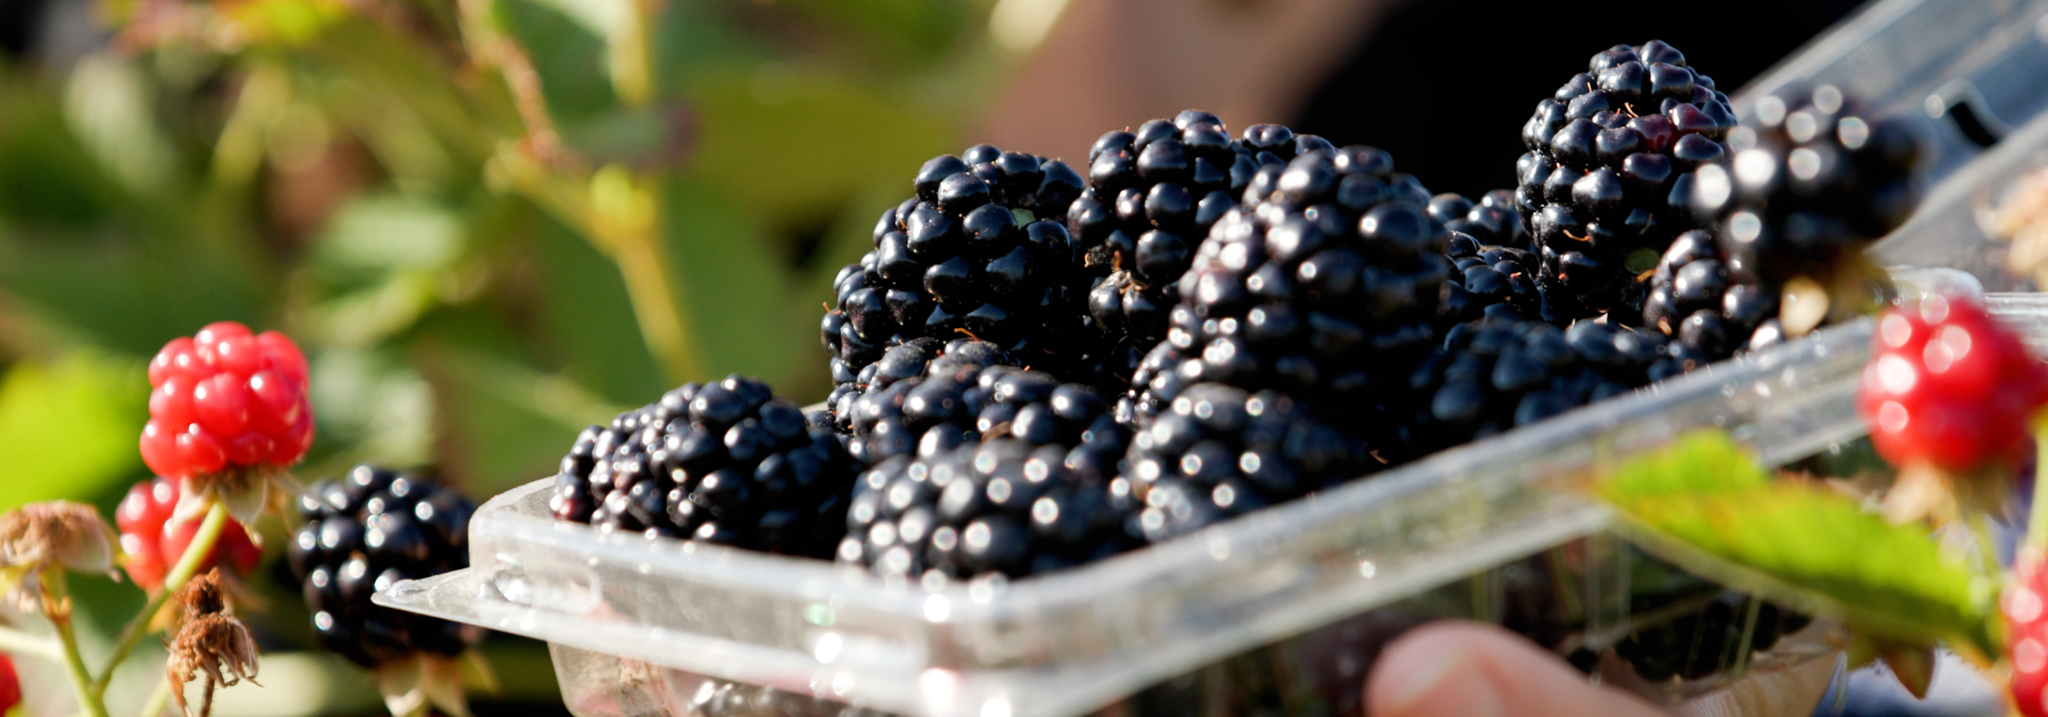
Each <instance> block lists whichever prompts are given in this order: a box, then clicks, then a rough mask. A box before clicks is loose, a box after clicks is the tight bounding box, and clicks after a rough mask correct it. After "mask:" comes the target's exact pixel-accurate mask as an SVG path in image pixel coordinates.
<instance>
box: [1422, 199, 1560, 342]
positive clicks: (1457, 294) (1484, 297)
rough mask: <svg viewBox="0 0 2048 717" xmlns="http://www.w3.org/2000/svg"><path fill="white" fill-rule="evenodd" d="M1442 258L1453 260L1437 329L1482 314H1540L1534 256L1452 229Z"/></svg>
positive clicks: (1438, 311)
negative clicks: (1447, 247)
mask: <svg viewBox="0 0 2048 717" xmlns="http://www.w3.org/2000/svg"><path fill="white" fill-rule="evenodd" d="M1453 196H1455V195H1453ZM1439 198H1441V197H1439ZM1444 259H1445V260H1446V261H1449V262H1450V263H1451V278H1450V280H1449V281H1447V282H1445V283H1444V291H1443V294H1442V295H1440V296H1438V297H1437V307H1436V316H1437V319H1436V324H1437V327H1438V328H1439V329H1440V330H1444V331H1448V330H1450V327H1452V326H1456V325H1458V324H1462V323H1464V322H1467V321H1475V320H1478V319H1479V318H1481V317H1485V316H1496V317H1500V318H1507V319H1536V318H1541V317H1542V316H1543V315H1544V306H1543V292H1542V290H1541V289H1540V288H1538V285H1537V283H1536V276H1537V273H1538V268H1539V265H1538V261H1537V258H1536V255H1534V254H1530V253H1529V252H1528V251H1526V250H1523V249H1518V248H1515V247H1511V246H1495V245H1488V244H1484V243H1481V241H1480V240H1479V239H1476V238H1473V237H1472V235H1470V234H1465V233H1463V232H1458V231H1452V232H1451V240H1450V247H1449V249H1447V250H1446V251H1445V252H1444Z"/></svg>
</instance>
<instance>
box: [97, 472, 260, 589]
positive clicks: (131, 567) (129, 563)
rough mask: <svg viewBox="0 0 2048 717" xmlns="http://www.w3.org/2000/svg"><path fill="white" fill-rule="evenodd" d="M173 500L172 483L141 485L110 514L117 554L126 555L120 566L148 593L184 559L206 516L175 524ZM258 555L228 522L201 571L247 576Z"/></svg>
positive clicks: (175, 488) (237, 526)
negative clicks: (116, 537)
mask: <svg viewBox="0 0 2048 717" xmlns="http://www.w3.org/2000/svg"><path fill="white" fill-rule="evenodd" d="M178 497H179V491H178V484H177V482H176V481H173V480H170V479H166V478H157V479H155V480H148V481H143V482H141V483H137V484H135V485H134V486H133V487H131V488H129V489H128V496H127V497H126V498H124V499H122V501H121V506H120V507H119V508H116V509H115V511H114V525H115V527H116V528H118V529H119V530H120V531H121V552H122V553H124V554H126V555H127V560H126V562H124V563H123V565H122V567H124V568H126V569H127V571H128V579H130V580H133V581H135V584H136V585H140V586H142V587H144V588H147V589H150V590H156V589H157V588H159V587H162V586H163V583H164V577H165V576H166V575H167V574H168V573H169V572H170V569H171V566H173V565H176V564H177V563H178V559H179V558H181V557H184V555H185V549H186V548H187V547H189V546H191V544H192V538H193V537H194V536H196V535H198V533H199V526H200V524H202V523H205V522H206V516H205V515H194V516H191V517H189V518H186V519H184V520H178V519H177V518H176V517H175V514H176V512H177V507H178ZM262 557H263V550H262V549H261V548H258V547H256V542H255V540H254V539H252V538H250V537H249V531H248V529H246V528H244V527H242V524H241V523H238V522H235V521H234V519H232V518H230V519H229V520H228V524H227V525H226V526H225V527H223V528H222V530H221V533H220V538H219V539H217V540H215V541H214V544H213V552H211V553H209V554H208V555H207V559H206V562H205V563H203V564H201V566H200V569H201V570H202V571H203V570H205V569H206V568H209V567H212V566H214V565H224V566H226V567H227V568H228V569H229V570H232V571H234V572H237V573H247V572H249V571H250V570H254V569H255V568H256V563H257V562H258V561H259V560H260V559H261V558H262Z"/></svg>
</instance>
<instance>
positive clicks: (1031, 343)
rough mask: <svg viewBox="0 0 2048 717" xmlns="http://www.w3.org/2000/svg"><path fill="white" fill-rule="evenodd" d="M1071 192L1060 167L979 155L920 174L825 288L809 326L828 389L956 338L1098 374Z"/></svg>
mask: <svg viewBox="0 0 2048 717" xmlns="http://www.w3.org/2000/svg"><path fill="white" fill-rule="evenodd" d="M1082 184H1083V183H1082V180H1081V175H1079V174H1077V173H1075V172H1074V170H1073V168H1071V167H1068V166H1067V165H1066V163H1064V162H1061V161H1058V160H1047V159H1045V158H1042V157H1038V156H1035V155H1029V154H1021V153H1017V152H1004V151H1001V150H998V149H996V148H995V147H991V146H988V145H978V146H975V147H972V148H970V149H968V150H967V151H966V152H963V153H961V156H958V157H955V156H952V155H942V156H940V157H938V158H935V159H933V160H931V161H929V162H926V163H925V165H924V168H923V169H921V170H919V171H918V174H917V181H916V189H917V194H916V196H913V197H911V198H909V199H906V200H904V201H903V203H902V204H900V205H898V206H896V207H892V208H890V209H888V210H886V211H884V212H882V217H881V219H880V220H879V221H878V222H876V224H875V231H874V241H875V248H874V250H873V251H871V252H868V253H867V254H866V255H864V256H862V257H861V260H860V263H858V264H849V265H847V266H846V267H845V268H843V269H841V270H840V271H839V274H838V276H837V277H836V278H835V279H834V280H833V291H834V295H835V297H836V301H837V303H836V304H835V306H836V308H834V309H832V310H831V311H830V312H828V313H826V314H825V318H824V322H823V324H822V325H821V326H820V330H821V333H822V338H823V340H824V343H825V348H826V350H827V351H830V352H831V353H832V354H833V355H834V356H833V361H832V373H833V378H834V379H835V380H836V381H837V382H839V383H849V382H852V381H854V380H856V379H857V377H858V376H859V375H860V372H861V371H862V370H863V369H864V368H866V367H867V365H868V364H871V363H873V362H875V361H876V360H879V359H880V358H881V357H882V355H883V353H884V352H885V351H887V350H888V348H889V347H891V346H894V345H896V344H900V343H903V342H905V341H908V340H911V339H915V338H920V337H925V338H937V339H941V340H944V339H952V338H957V337H958V336H960V335H961V334H962V333H965V334H967V335H970V336H974V337H976V338H979V339H982V340H985V341H990V342H993V343H995V344H997V345H998V346H1000V347H1001V348H1002V349H1003V350H1004V351H1006V352H1008V353H1010V354H1011V355H1014V356H1016V357H1018V358H1019V359H1020V360H1023V361H1025V362H1027V363H1029V364H1031V365H1033V366H1042V367H1046V368H1056V369H1059V370H1060V371H1061V372H1062V375H1080V374H1090V375H1093V374H1096V373H1099V372H1101V371H1102V365H1101V361H1102V350H1101V349H1100V347H1099V346H1097V345H1096V344H1097V342H1091V341H1084V340H1082V339H1083V338H1086V337H1089V336H1099V335H1100V334H1101V332H1100V331H1099V330H1095V329H1093V328H1092V327H1090V326H1089V325H1088V323H1087V312H1086V311H1085V310H1084V308H1085V302H1086V300H1087V299H1086V293H1087V289H1088V286H1087V283H1086V281H1085V280H1084V278H1083V276H1082V274H1081V272H1080V271H1079V268H1080V262H1079V259H1078V254H1077V251H1076V248H1075V245H1074V242H1073V241H1072V239H1071V238H1070V237H1069V236H1068V234H1067V229H1066V225H1065V223H1064V222H1063V221H1062V219H1063V218H1064V217H1065V216H1066V214H1067V207H1068V206H1069V205H1070V204H1071V203H1072V202H1073V201H1074V198H1075V197H1076V196H1078V195H1079V194H1080V193H1081V191H1082Z"/></svg>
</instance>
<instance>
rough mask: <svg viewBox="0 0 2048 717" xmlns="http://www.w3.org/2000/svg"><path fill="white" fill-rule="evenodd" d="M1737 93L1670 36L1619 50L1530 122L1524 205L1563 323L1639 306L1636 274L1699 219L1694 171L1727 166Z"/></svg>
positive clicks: (1597, 60) (1522, 170)
mask: <svg viewBox="0 0 2048 717" xmlns="http://www.w3.org/2000/svg"><path fill="white" fill-rule="evenodd" d="M1734 127H1735V112H1734V110H1733V109H1731V108H1730V106H1729V104H1728V96H1727V95H1724V94H1722V93H1721V92H1719V91H1718V90H1715V89H1714V81H1713V80H1712V79H1710V78H1708V77H1707V76H1706V75H1703V74H1700V73H1699V72H1697V71H1695V70H1693V69H1692V68H1691V67H1689V66H1687V64H1686V61H1685V55H1684V54H1683V53H1680V52H1679V51H1678V50H1677V49H1676V48H1673V47H1672V46H1670V45H1667V44H1665V43H1663V42H1659V41H1651V42H1648V43H1644V44H1643V45H1641V46H1639V47H1630V46H1627V45H1617V46H1615V47H1613V48H1611V49H1608V50H1606V51H1604V52H1601V53H1599V54H1597V55H1594V56H1593V58H1592V60H1591V62H1590V63H1589V65H1588V68H1587V71H1586V72H1582V73H1579V74H1578V75H1576V76H1574V77H1572V79H1571V80H1570V81H1568V82H1566V83H1565V84H1564V86H1562V87H1559V88H1558V90H1557V92H1556V93H1555V94H1554V95H1552V96H1551V98H1550V99H1546V100H1543V101H1542V102H1539V103H1537V105H1536V112H1535V114H1534V115H1532V116H1531V117H1530V118H1529V121H1528V122H1527V123H1525V124H1524V125H1523V126H1522V141H1523V143H1524V144H1526V145H1527V146H1528V148H1529V152H1528V154H1524V155H1522V158H1521V160H1519V161H1518V162H1517V163H1516V171H1517V176H1518V178H1519V184H1518V186H1517V187H1516V193H1515V206H1516V209H1517V210H1518V211H1519V212H1520V213H1521V215H1522V220H1523V222H1524V223H1525V224H1526V226H1527V227H1528V229H1529V233H1530V235H1531V236H1533V237H1535V239H1536V244H1537V247H1536V248H1537V249H1538V251H1539V252H1540V253H1541V255H1542V260H1543V278H1544V279H1545V280H1546V281H1547V282H1548V283H1549V284H1550V286H1549V287H1546V288H1551V289H1554V295H1553V296H1551V297H1550V298H1551V302H1552V304H1553V306H1555V307H1556V310H1557V311H1558V312H1559V315H1558V316H1557V317H1556V318H1558V319H1561V320H1572V319H1579V318H1589V317H1593V316H1597V315H1599V314H1600V313H1602V312H1608V311H1613V310H1615V309H1617V308H1623V307H1627V306H1629V305H1631V304H1632V303H1633V302H1637V301H1640V297H1641V295H1642V293H1643V291H1642V286H1641V282H1639V281H1637V280H1636V278H1635V276H1636V274H1637V273H1639V272H1641V271H1643V270H1645V269H1647V268H1648V267H1649V266H1650V265H1651V264H1652V263H1654V262H1655V261H1656V258H1657V256H1659V255H1661V254H1662V253H1663V252H1664V248H1665V246H1666V245H1668V244H1670V243H1671V240H1672V238H1673V237H1676V236H1677V235H1678V234H1679V233H1681V232H1684V231H1686V230H1689V229H1695V228H1698V227H1699V226H1701V223H1700V222H1699V221H1697V220H1695V219H1694V218H1693V214H1692V207H1691V202H1692V194H1693V191H1694V187H1695V185H1696V182H1695V180H1694V172H1695V171H1696V170H1698V169H1699V168H1701V167H1704V166H1712V165H1716V164H1720V163H1724V162H1726V161H1727V159H1728V154H1729V152H1728V148H1727V146H1726V145H1724V144H1722V141H1721V140H1722V139H1723V138H1724V137H1725V136H1726V135H1727V133H1728V130H1730V129H1732V128H1734Z"/></svg>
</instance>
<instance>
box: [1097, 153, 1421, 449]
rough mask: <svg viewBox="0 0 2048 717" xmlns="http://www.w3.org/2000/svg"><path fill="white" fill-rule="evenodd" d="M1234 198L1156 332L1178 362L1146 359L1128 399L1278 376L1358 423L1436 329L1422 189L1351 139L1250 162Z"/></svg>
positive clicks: (1327, 416) (1151, 400)
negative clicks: (1238, 199)
mask: <svg viewBox="0 0 2048 717" xmlns="http://www.w3.org/2000/svg"><path fill="white" fill-rule="evenodd" d="M1245 199H1246V200H1248V202H1249V203H1248V204H1246V205H1244V206H1241V207H1239V208H1238V209H1236V210H1233V211H1231V212H1230V213H1228V214H1226V215H1225V216H1224V218H1223V219H1221V220H1219V221H1218V222H1217V224H1216V227H1215V229H1214V230H1213V231H1211V232H1210V235H1209V239H1208V240H1206V241H1204V242H1203V243H1202V246H1201V248H1200V249H1199V250H1197V252H1196V258H1195V262H1194V264H1193V266H1192V267H1191V268H1190V269H1189V271H1188V272H1187V274H1185V275H1184V276H1182V277H1181V281H1180V293H1181V301H1180V303H1179V304H1176V305H1175V306H1174V307H1173V309H1172V310H1171V311H1170V312H1169V313H1168V320H1167V323H1168V330H1167V335H1166V342H1167V343H1168V344H1171V345H1172V346H1173V347H1174V349H1173V350H1174V351H1177V352H1178V353H1179V355H1180V359H1179V362H1178V364H1177V365H1175V366H1173V367H1172V368H1171V369H1170V370H1169V369H1167V368H1165V367H1162V368H1161V369H1160V370H1158V371H1155V372H1153V373H1152V377H1151V380H1150V382H1148V383H1147V384H1145V385H1144V386H1143V387H1142V389H1141V390H1142V391H1145V392H1149V393H1150V395H1149V396H1148V397H1144V398H1143V399H1142V400H1139V401H1134V402H1133V403H1134V406H1133V408H1134V411H1135V412H1138V413H1140V414H1142V412H1143V411H1144V410H1145V409H1146V408H1147V407H1152V408H1155V409H1156V407H1161V406H1167V405H1171V404H1172V402H1173V399H1174V392H1175V390H1176V389H1177V388H1178V387H1179V386H1187V385H1192V384H1195V383H1202V382H1215V383H1225V384H1229V385H1232V386H1237V387H1239V388H1243V389H1246V390H1249V391H1258V390H1261V389H1267V388H1271V389H1276V390H1279V391H1281V392H1283V393H1286V394H1288V395H1291V396H1294V397H1295V398H1296V399H1297V400H1299V401H1301V402H1302V404H1303V405H1302V407H1303V408H1305V409H1307V410H1308V411H1309V412H1311V413H1314V414H1316V415H1318V416H1319V417H1320V418H1321V419H1322V420H1325V421H1329V422H1334V423H1338V424H1340V425H1341V426H1342V427H1344V428H1345V429H1346V430H1352V431H1368V432H1369V431H1370V430H1372V429H1373V428H1374V427H1375V426H1376V425H1378V424H1376V423H1375V421H1376V420H1377V419H1378V418H1379V417H1380V410H1381V409H1380V408H1379V406H1380V405H1381V403H1382V402H1383V400H1384V399H1385V398H1387V397H1388V396H1389V395H1391V393H1392V392H1393V391H1394V390H1395V389H1398V388H1399V387H1400V386H1402V384H1403V382H1404V381H1406V379H1407V377H1408V374H1409V373H1410V372H1411V371H1412V370H1413V368H1414V365H1415V363H1416V362H1417V361H1419V360H1421V358H1422V357H1423V356H1426V355H1427V354H1428V352H1429V349H1430V347H1431V346H1432V345H1433V344H1434V343H1435V329H1434V328H1433V325H1432V324H1433V322H1434V321H1435V319H1436V312H1437V299H1438V297H1439V295H1440V294H1441V293H1442V292H1443V290H1444V288H1443V285H1444V282H1445V280H1446V278H1447V277H1448V276H1449V275H1450V264H1449V263H1448V262H1446V261H1445V259H1444V256H1443V253H1444V251H1445V250H1446V249H1447V242H1448V241H1449V236H1450V235H1449V232H1448V231H1446V230H1445V229H1444V225H1443V223H1441V222H1438V221H1435V220H1433V219H1431V218H1430V217H1429V214H1428V211H1427V205H1428V204H1429V201H1430V195H1429V192H1428V190H1426V189H1423V187H1422V185H1421V184H1420V183H1419V182H1416V181H1415V180H1414V179H1413V178H1412V177H1409V176H1408V175H1405V174H1398V173H1396V172H1394V171H1393V159H1392V157H1391V156H1390V155H1388V154H1387V153H1386V152H1383V151H1380V150H1378V149H1373V148H1370V147H1360V146H1353V147H1346V148H1343V149H1340V150H1335V151H1315V152H1309V153H1307V154H1303V155H1301V156H1299V157H1296V158H1295V159H1294V160H1293V161H1292V162H1290V163H1288V165H1287V167H1286V168H1285V169H1284V170H1283V169H1282V168H1280V167H1277V166H1267V167H1264V168H1261V169H1260V170H1259V172H1258V174H1257V175H1256V176H1254V177H1253V179H1252V182H1251V184H1250V185H1248V186H1247V188H1246V190H1245ZM1378 427H1380V428H1384V427H1385V426H1384V425H1378ZM1361 435H1363V434H1361Z"/></svg>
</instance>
